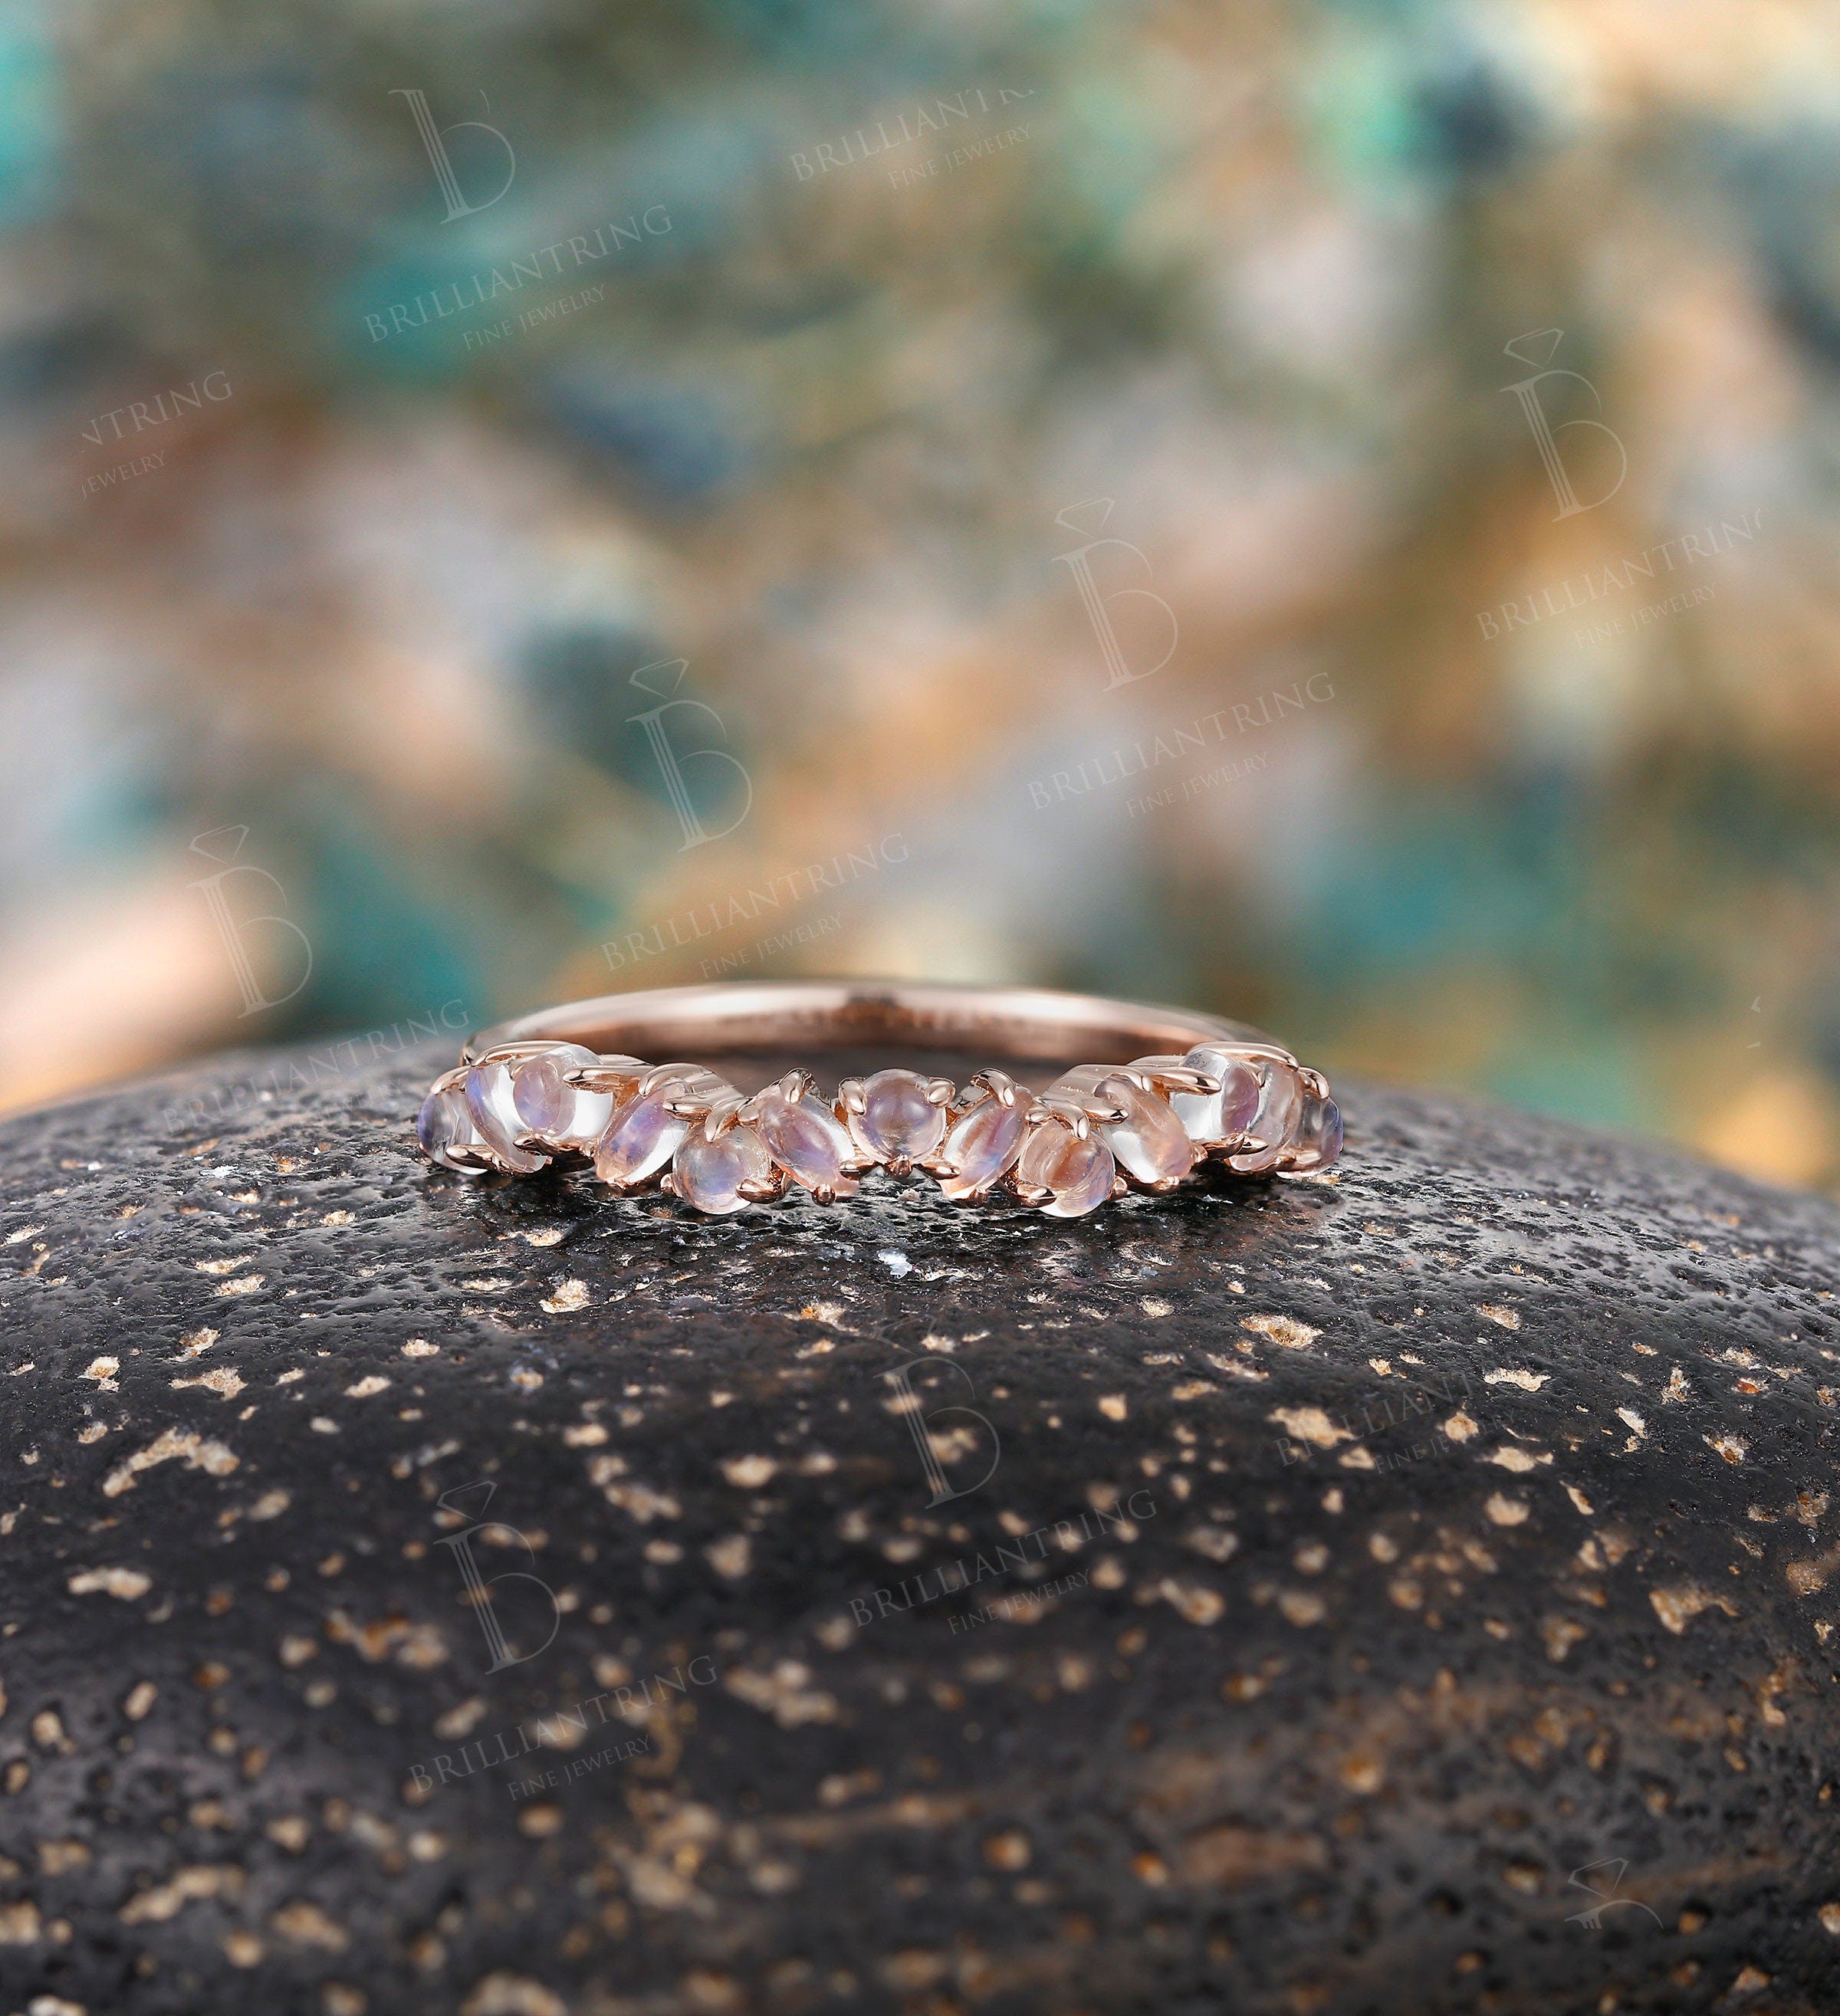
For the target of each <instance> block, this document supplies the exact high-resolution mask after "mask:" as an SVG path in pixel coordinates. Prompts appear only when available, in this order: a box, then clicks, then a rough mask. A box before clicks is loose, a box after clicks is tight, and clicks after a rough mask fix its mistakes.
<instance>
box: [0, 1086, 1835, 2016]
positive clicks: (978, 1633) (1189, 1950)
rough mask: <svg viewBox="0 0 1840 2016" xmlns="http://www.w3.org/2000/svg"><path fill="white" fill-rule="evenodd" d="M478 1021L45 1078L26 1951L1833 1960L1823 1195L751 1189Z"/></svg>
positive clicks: (1240, 1995)
mask: <svg viewBox="0 0 1840 2016" xmlns="http://www.w3.org/2000/svg"><path fill="white" fill-rule="evenodd" d="M445 1061H447V1060H446V1058H445V1056H442V1057H424V1058H423V1059H420V1060H409V1059H405V1060H398V1061H395V1062H394V1063H388V1064H380V1065H378V1066H376V1067H373V1068H372V1069H370V1070H369V1071H354V1072H351V1073H347V1074H346V1075H340V1076H337V1077H329V1078H324V1079H322V1082H320V1083H319V1085H317V1086H309V1085H305V1084H304V1083H303V1085H301V1088H300V1089H298V1090H297V1092H295V1093H291V1094H286V1095H282V1096H274V1097H272V1098H270V1099H268V1100H266V1101H265V1102H255V1101H248V1102H246V1103H245V1104H244V1107H243V1114H242V1116H241V1117H240V1118H226V1119H225V1120H223V1121H220V1122H218V1123H217V1124H216V1125H214V1127H211V1128H207V1127H206V1126H204V1125H201V1124H200V1123H199V1121H197V1119H196V1118H195V1117H194V1118H190V1119H187V1118H185V1116H184V1114H183V1113H180V1114H177V1115H175V1111H174V1102H175V1100H179V1099H181V1098H190V1097H193V1096H198V1095H200V1094H201V1093H209V1092H211V1090H212V1089H214V1088H217V1089H221V1087H223V1086H224V1085H229V1084H230V1083H232V1082H236V1081H239V1080H240V1079H242V1078H244V1077H246V1076H247V1075H248V1073H249V1071H250V1063H249V1060H247V1059H245V1060H235V1059H232V1060H227V1061H225V1063H224V1064H221V1065H219V1066H214V1067H211V1068H210V1069H207V1070H206V1071H201V1072H199V1073H196V1074H194V1075H193V1076H192V1077H190V1078H188V1079H185V1080H183V1081H179V1080H169V1081H167V1082H164V1083H163V1084H162V1085H160V1086H158V1087H156V1088H153V1089H151V1090H149V1089H146V1088H142V1089H140V1090H139V1091H128V1092H124V1093H120V1094H117V1095H114V1096H109V1097H106V1098H103V1099H99V1100H92V1101H90V1102H88V1103H82V1104H79V1105H75V1106H71V1107H65V1108H63V1109H60V1110H59V1111H55V1112H52V1113H49V1114H38V1115H32V1116H26V1117H22V1118H16V1119H14V1120H13V1121H9V1123H7V1124H6V1125H5V1127H4V1128H3V1129H0V1240H3V1241H4V1243H3V1244H0V1352H3V1355H0V1407H3V1410H4V1411H3V1416H0V1418H3V1420H4V1424H5V1437H4V1441H5V1466H4V1478H3V1486H0V1632H3V1633H4V1635H3V1636H0V1681H3V1683H4V1687H5V1710H4V1713H0V1856H4V1863H3V1865H0V2011H32V2012H34V2016H68V2012H69V2011H71V2010H73V2009H80V2010H82V2011H88V2012H89V2016H102V2012H108V2013H109V2016H142V2012H151V2011H174V2012H177V2011H187V2012H196V2011H245V2010H259V2011H265V2012H276V2016H279V2012H283V2011H290V2012H291V2011H302V2012H313V2016H322V2012H329V2016H351V2012H355V2011H361V2010H362V2011H395V2010H418V2011H419V2010H430V2011H448V2010H453V2011H464V2012H466V2016H556V2013H557V2012H568V2013H569V2016H591V2012H613V2011H625V2012H632V2016H642V2012H643V2016H677V2012H683V2016H709V2013H710V2012H715V2016H728V2012H752V2011H760V2012H763V2016H780V2012H785V2016H794V2013H795V2012H799V2011H842V2010H846V2009H864V2010H903V2011H906V2010H912V2011H921V2012H927V2016H944V2012H952V2011H993V2012H1009V2011H1091V2012H1095V2016H1096V2012H1113V2011H1144V2012H1156V2016H1172V2012H1187V2011H1215V2010H1232V2011H1246V2012H1253V2016H1266V2012H1272V2016H1313V2012H1319V2011H1320V2012H1327V2016H1342V2012H1348V2016H1356V2013H1357V2012H1374V2016H1408V2012H1410V2016H1425V2012H1430V2011H1471V2010H1473V2011H1501V2012H1524V2011H1525V2012H1532V2011H1538V2012H1540V2016H1558V2012H1569V2011H1580V2012H1584V2011H1590V2012H1595V2013H1596V2016H1608V2012H1613V2011H1698V2010H1707V2011H1712V2010H1718V2011H1728V2010H1729V2011H1745V2012H1763V2011H1769V2012H1777V2016H1781V2012H1789V2011H1797V2012H1799V2011H1810V2012H1813V2011H1822V2012H1827V2011H1832V2010H1833V2009H1834V2008H1835V2007H1836V2006H1840V1850H1837V1848H1836V1827H1837V1822H1840V1810H1837V1803H1836V1802H1835V1799H1834V1796H1833V1786H1834V1781H1835V1779H1836V1778H1837V1777H1840V1715H1837V1713H1836V1705H1837V1702H1836V1686H1835V1679H1836V1675H1835V1661H1834V1658H1833V1656H1832V1654H1833V1651H1834V1649H1835V1648H1834V1647H1833V1645H1832V1643H1831V1640H1832V1636H1833V1631H1834V1625H1835V1619H1836V1617H1837V1615H1840V1580H1835V1579H1834V1571H1835V1568H1837V1567H1840V1508H1837V1507H1836V1505H1835V1503H1834V1497H1835V1491H1836V1487H1835V1481H1834V1465H1833V1460H1832V1445H1833V1438H1834V1424H1835V1418H1836V1417H1835V1401H1836V1399H1837V1398H1840V1355H1837V1345H1836V1337H1835V1305H1834V1299H1833V1298H1834V1294H1835V1290H1836V1287H1840V1278H1837V1276H1840V1268H1837V1265H1836V1256H1837V1254H1840V1213H1837V1212H1836V1211H1835V1209H1834V1208H1832V1207H1831V1206H1830V1205H1829V1204H1826V1203H1824V1202H1821V1201H1817V1200H1813V1199H1808V1198H1796V1197H1786V1196H1781V1195H1777V1194H1773V1193H1768V1192H1765V1191H1761V1190H1755V1189H1753V1188H1751V1187H1749V1186H1746V1185H1745V1184H1743V1183H1740V1182H1738V1181H1737V1180H1735V1179H1730V1178H1727V1177H1723V1176H1720V1175H1715V1174H1712V1173H1711V1172H1708V1171H1706V1170H1704V1169H1701V1168H1698V1167H1697V1166H1695V1165H1691V1164H1689V1163H1687V1162H1684V1161H1680V1160H1676V1159H1673V1158H1670V1157H1666V1156H1664V1155H1662V1154H1659V1153H1657V1152H1652V1151H1650V1150H1646V1149H1642V1148H1638V1147H1631V1146H1626V1145H1622V1144H1619V1143H1612V1142H1609V1141H1605V1140H1602V1139H1593V1138H1591V1137H1589V1136H1583V1135H1580V1134H1578V1133H1575V1132H1568V1131H1566V1130H1565V1129H1560V1128H1557V1127H1554V1126H1550V1125H1545V1124H1543V1123H1540V1122H1536V1121H1532V1120H1528V1119H1523V1118H1515V1117H1513V1116H1510V1115H1505V1114H1498V1113H1494V1112H1489V1111H1480V1110H1476V1109H1467V1108H1464V1107H1454V1106H1449V1105H1444V1104H1440V1103H1435V1102H1432V1101H1429V1100H1423V1099H1417V1098H1410V1097H1406V1096H1399V1095H1393V1094H1384V1095H1383V1094H1380V1093H1371V1092H1369V1093H1356V1094H1354V1095H1353V1096H1350V1097H1349V1098H1348V1101H1347V1104H1348V1112H1349V1121H1350V1125H1349V1145H1348V1154H1347V1157H1346V1159H1345V1161H1344V1163H1343V1165H1341V1169H1340V1171H1339V1172H1338V1177H1337V1179H1335V1180H1333V1181H1324V1180H1309V1181H1303V1182H1297V1183H1282V1184H1280V1185H1278V1186H1276V1187H1275V1188H1264V1187H1259V1186H1251V1187H1249V1188H1247V1189H1245V1190H1242V1191H1240V1192H1238V1193H1229V1192H1225V1191H1222V1192H1220V1193H1215V1194H1209V1195H1205V1196H1197V1197H1183V1198H1180V1199H1176V1200H1163V1201H1158V1200H1151V1199H1147V1198H1135V1199H1132V1201H1129V1202H1127V1203H1125V1204H1122V1205H1120V1206H1118V1207H1115V1208H1111V1209H1108V1210H1105V1211H1101V1212H1100V1213H1098V1214H1097V1215H1095V1216H1094V1217H1093V1218H1091V1219H1086V1220H1083V1221H1081V1222H1078V1223H1074V1224H1066V1223H1057V1222H1050V1221H1047V1220H1044V1219H1040V1218H1037V1217H1032V1216H1029V1215H1025V1214H1024V1213H1022V1212H1021V1211H1016V1210H1014V1209H1001V1208H993V1209H990V1210H988V1211H973V1210H967V1209H966V1208H963V1207H959V1206H954V1205H950V1204H946V1203H945V1202H943V1201H941V1200H940V1199H939V1198H938V1196H937V1193H935V1192H934V1191H933V1190H932V1189H931V1186H920V1185H917V1184H916V1185H915V1186H911V1187H902V1186H895V1185H893V1184H891V1183H888V1182H887V1181H886V1180H885V1179H880V1178H878V1179H874V1180H873V1181H872V1182H871V1183H870V1184H868V1185H867V1186H866V1188H865V1190H864V1191H863V1193H862V1196H861V1197H859V1199H857V1200H856V1201H855V1202H854V1203H853V1204H852V1205H850V1206H849V1207H848V1208H841V1209H836V1210H832V1211H825V1210H823V1209H821V1208H819V1207H817V1206H816V1205H813V1204H811V1203H810V1202H809V1201H805V1200H802V1199H801V1200H795V1201H793V1202H792V1203H791V1204H789V1205H788V1206H787V1207H785V1208H781V1209H779V1210H776V1211H774V1212H772V1213H771V1214H767V1215H762V1214H751V1215H747V1216H746V1217H744V1218H741V1219H729V1220H723V1221H718V1222H710V1221H706V1220H697V1219H693V1218H690V1217H689V1216H687V1215H683V1214H682V1213H680V1212H679V1211H677V1210H676V1209H675V1208H674V1207H672V1205H670V1204H668V1202H666V1201H663V1200H659V1199H653V1200H650V1201H637V1202H625V1203H622V1202H618V1201H612V1200H610V1198H609V1197H608V1196H607V1193H605V1192H604V1191H602V1190H599V1189H598V1188H597V1187H596V1186H594V1185H593V1184H592V1182H591V1181H590V1180H589V1179H588V1178H587V1177H586V1176H585V1175H580V1174H567V1175H556V1174H554V1173H546V1175H542V1176H538V1177H536V1178H533V1179H528V1180H524V1181H507V1182H495V1183H489V1184H487V1185H485V1186H477V1185H473V1184H469V1183H466V1182H465V1181H464V1180H463V1179H459V1178H455V1177H452V1176H449V1175H441V1174H438V1173H434V1172H430V1169H429V1168H428V1167H427V1165H426V1164H425V1163H423V1161H421V1160H420V1159H419V1157H418V1156H417V1155H416V1153H415V1152H414V1149H413V1143H412V1137H411V1131H410V1129H411V1121H412V1115H413V1114H414V1111H415V1107H416V1103H417V1100H418V1098H419V1093H420V1092H421V1090H422V1089H423V1087H424V1086H425V1085H426V1083H427V1080H428V1078H430V1076H431V1075H433V1071H434V1069H435V1068H436V1067H437V1066H438V1065H439V1064H444V1063H445ZM902 1367H910V1368H912V1369H911V1370H907V1371H906V1372H905V1373H903V1374H902V1381H905V1385H904V1386H903V1384H902V1381H891V1379H890V1378H889V1377H888V1374H890V1373H895V1372H897V1371H899V1370H900V1369H901V1368H902ZM954 1406H956V1407H958V1408H960V1409H966V1410H974V1411H962V1412H959V1413H950V1412H944V1411H942V1410H944V1409H949V1408H952V1407H954ZM919 1417H926V1419H925V1420H924V1423H920V1422H919ZM916 1424H921V1425H923V1426H924V1428H925V1429H926V1430H927V1431H929V1432H928V1433H927V1434H926V1435H925V1436H924V1452H925V1453H924V1455H923V1448H922V1440H923V1438H921V1437H916V1435H915V1434H914V1433H913V1429H914V1427H916ZM993 1438H995V1439H994V1441H993ZM993 1458H994V1459H995V1467H994V1469H992V1468H991V1464H992V1459H993ZM986 1471H988V1477H987V1478H986V1479H985V1481H983V1482H981V1483H979V1482H978V1480H979V1478H980V1477H981V1476H983V1475H984V1474H985V1472H986ZM488 1486H489V1487H491V1488H490V1489H489V1491H488V1488H487V1487H488ZM972 1487H975V1488H972ZM943 1492H959V1493H960V1494H961V1495H959V1496H952V1497H944V1496H941V1495H940V1494H942V1493H943ZM444 1496H446V1497H448V1501H449V1502H448V1504H447V1505H446V1506H445V1507H444V1506H443V1505H442V1503H441V1499H442V1498H443V1497H444ZM488 1499H489V1507H488ZM935 1500H937V1502H935ZM1100 1508H1104V1510H1105V1515H1106V1516H1105V1517H1104V1518H1103V1519H1101V1518H1100V1517H1099V1516H1098V1513H1099V1509H1100ZM493 1521H504V1522H505V1525H502V1526H497V1525H493V1524H492V1522H493ZM513 1528H514V1529H516V1530H515V1532H513V1531H512V1530H511V1529H513ZM999 1550H1001V1551H1000V1552H999ZM955 1563H956V1564H959V1565H958V1566H956V1567H954V1566H952V1565H950V1564H955ZM506 1577H509V1578H510V1579H500V1578H506ZM523 1577H528V1578H531V1579H520V1578H523ZM960 1579H968V1580H969V1581H970V1583H971V1586H970V1587H968V1588H966V1589H956V1587H955V1588H954V1589H952V1590H951V1591H950V1592H948V1591H947V1589H946V1588H945V1585H947V1584H949V1583H951V1584H956V1582H957V1581H958V1580H960ZM469 1585H471V1589H472V1593H471V1595H470V1594H469ZM878 1591H879V1592H880V1594H878ZM481 1598H483V1599H484V1600H481ZM864 1618H867V1619H868V1621H867V1622H863V1619H864ZM552 1632H553V1638H550V1637H549V1634H551V1633H552ZM546 1638H549V1642H548V1643H545V1640H546ZM539 1647H541V1649H538V1648H539ZM495 1666H496V1669H495ZM654 1676H657V1677H656V1678H654ZM621 1689H624V1690H625V1693H624V1694H621V1691H620V1690H621ZM648 1697H649V1698H648ZM526 1746H528V1753H529V1754H528V1755H527V1754H524V1749H525V1747H526ZM622 1752H624V1753H625V1754H621V1753H622ZM500 1758H502V1759H503V1760H506V1761H492V1760H493V1759H500ZM440 1759H445V1760H446V1763H445V1769H444V1768H443V1766H442V1765H441V1762H439V1761H437V1760H440ZM488 1766H489V1768H488ZM551 1776H553V1777H554V1778H555V1780H556V1782H555V1783H554V1784H550V1783H549V1782H548V1780H549V1777H551ZM537 1779H542V1780H543V1781H544V1782H542V1783H541V1784H538V1785H537V1786H536V1787H535V1789H534V1790H533V1789H530V1788H529V1787H530V1786H531V1781H532V1780H537ZM38 1998H52V1999H46V2000H41V1999H38Z"/></svg>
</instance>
